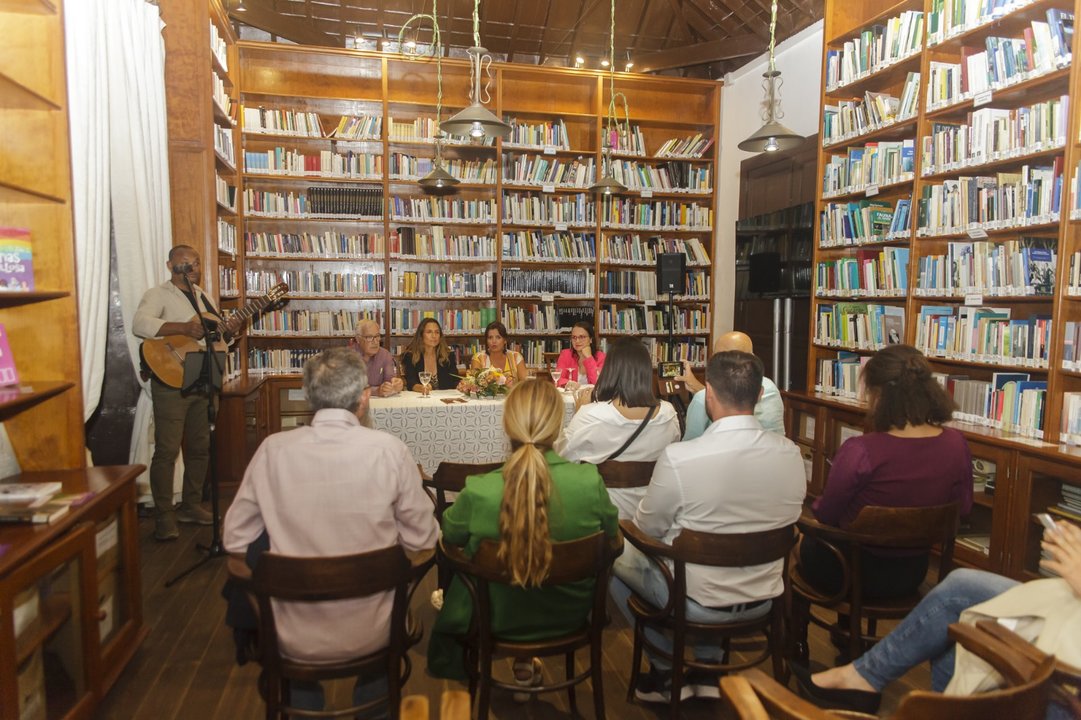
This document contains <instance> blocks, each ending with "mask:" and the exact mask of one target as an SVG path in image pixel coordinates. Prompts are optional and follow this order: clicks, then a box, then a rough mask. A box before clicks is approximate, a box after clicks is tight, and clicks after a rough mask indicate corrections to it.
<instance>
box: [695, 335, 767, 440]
mask: <svg viewBox="0 0 1081 720" xmlns="http://www.w3.org/2000/svg"><path fill="white" fill-rule="evenodd" d="M728 350H739V351H740V352H745V353H751V354H754V343H752V342H751V338H749V337H748V336H747V335H746V334H745V333H741V332H738V331H737V332H729V333H725V334H724V335H721V336H720V337H719V338H717V342H716V344H715V345H714V346H713V352H718V353H719V352H727V351H728ZM678 379H679V380H682V381H683V383H684V384H685V385H686V386H687V390H689V391H690V392H693V393H694V397H693V398H691V403H690V405H688V406H687V419H686V429H685V430H684V431H683V439H684V440H694V439H695V438H696V437H698V436H699V435H701V434H702V433H704V432H705V431H706V428H707V427H709V423H710V419H709V417H707V416H706V390H705V387H704V386H703V385H702V383H700V382H698V378H696V377H695V376H694V373H693V372H691V364H690V363H688V362H686V361H684V363H683V375H681V376H680V377H679V378H678ZM754 416H755V417H756V418H758V423H759V424H760V425H761V426H762V427H763V428H764V429H766V430H769V431H771V432H775V433H780V434H781V435H784V403H783V402H782V401H781V391H780V390H778V389H777V386H776V385H774V384H773V381H772V380H770V379H769V378H768V377H766V376H764V375H763V376H762V396H761V397H760V398H758V402H757V403H755V406H754Z"/></svg>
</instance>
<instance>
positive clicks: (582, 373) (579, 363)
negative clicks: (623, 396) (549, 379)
mask: <svg viewBox="0 0 1081 720" xmlns="http://www.w3.org/2000/svg"><path fill="white" fill-rule="evenodd" d="M596 344H597V338H596V336H595V335H594V334H593V325H592V323H588V322H585V321H584V320H582V321H579V322H576V323H574V326H573V327H572V328H571V346H570V347H569V348H567V349H565V350H563V352H561V353H559V359H558V360H556V370H559V371H560V372H559V380H557V381H556V386H557V387H565V388H566V389H568V390H577V389H578V386H579V385H596V384H597V377H598V376H600V374H601V368H603V367H604V353H603V352H601V351H600V350H594V349H593V346H594V345H596Z"/></svg>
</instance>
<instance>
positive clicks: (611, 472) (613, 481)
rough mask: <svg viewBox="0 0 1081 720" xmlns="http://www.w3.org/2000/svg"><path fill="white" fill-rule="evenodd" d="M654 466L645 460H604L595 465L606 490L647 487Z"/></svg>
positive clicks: (652, 462)
mask: <svg viewBox="0 0 1081 720" xmlns="http://www.w3.org/2000/svg"><path fill="white" fill-rule="evenodd" d="M656 464H657V463H656V462H655V461H646V460H626V461H620V460H605V461H604V462H602V463H600V464H599V465H597V472H599V473H600V474H601V479H603V480H604V486H605V487H607V488H640V487H645V486H646V485H649V481H650V479H651V478H652V477H653V466H654V465H656Z"/></svg>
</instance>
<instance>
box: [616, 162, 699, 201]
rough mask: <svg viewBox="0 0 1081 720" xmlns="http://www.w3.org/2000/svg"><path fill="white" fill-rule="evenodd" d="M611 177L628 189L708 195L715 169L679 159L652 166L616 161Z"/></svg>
mask: <svg viewBox="0 0 1081 720" xmlns="http://www.w3.org/2000/svg"><path fill="white" fill-rule="evenodd" d="M610 167H611V170H612V174H613V175H614V176H615V178H616V180H619V181H620V182H621V183H623V185H625V186H626V187H627V189H629V190H638V191H641V190H658V191H662V192H687V193H698V194H705V193H709V192H711V191H712V189H713V185H712V179H711V178H712V175H713V173H712V170H711V169H710V168H708V167H703V166H701V165H694V164H692V163H689V162H685V161H680V160H670V161H668V162H666V163H663V164H660V165H649V164H647V163H642V162H638V161H636V160H619V159H613V160H612V162H611V165H610Z"/></svg>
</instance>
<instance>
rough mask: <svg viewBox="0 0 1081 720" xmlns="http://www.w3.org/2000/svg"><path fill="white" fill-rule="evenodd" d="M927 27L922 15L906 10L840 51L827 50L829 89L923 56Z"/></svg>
mask: <svg viewBox="0 0 1081 720" xmlns="http://www.w3.org/2000/svg"><path fill="white" fill-rule="evenodd" d="M923 26H924V16H923V13H922V12H920V11H916V10H906V11H904V12H902V13H900V14H899V15H897V16H895V17H891V18H888V19H887V20H885V21H883V22H881V23H878V24H875V25H873V26H872V27H869V28H865V29H863V30H861V31H860V32H859V33H858V34H856V35H854V36H853V37H852V38H851V39H849V40H845V41H844V42H843V43H842V44H841V48H840V49H839V50H834V49H831V50H827V51H826V78H825V84H826V88H827V89H828V90H832V89H835V88H838V87H843V86H845V85H848V84H850V83H852V82H855V81H856V80H858V79H860V78H863V77H866V76H867V75H870V74H872V73H875V72H877V71H879V70H882V69H884V68H886V67H888V66H889V65H892V64H893V63H895V62H898V61H900V60H902V59H904V58H906V57H909V56H911V55H913V54H914V53H917V52H919V50H920V48H921V47H922V46H923Z"/></svg>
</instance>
